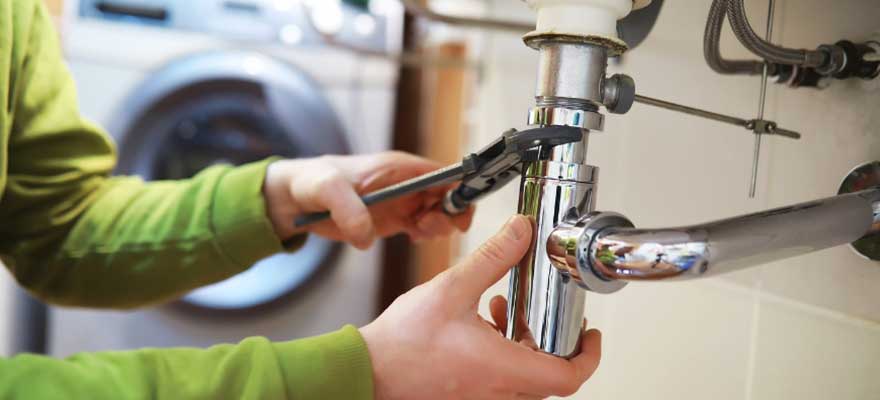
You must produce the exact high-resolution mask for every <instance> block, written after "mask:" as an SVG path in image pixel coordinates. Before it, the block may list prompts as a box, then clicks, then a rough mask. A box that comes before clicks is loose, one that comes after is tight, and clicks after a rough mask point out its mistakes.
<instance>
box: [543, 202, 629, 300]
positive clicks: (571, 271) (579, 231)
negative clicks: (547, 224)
mask: <svg viewBox="0 0 880 400" xmlns="http://www.w3.org/2000/svg"><path fill="white" fill-rule="evenodd" d="M609 227H615V228H632V227H634V225H633V223H632V222H631V221H630V220H629V219H627V218H626V217H624V216H623V215H620V214H618V213H613V212H591V213H589V214H587V215H585V216H584V217H583V218H581V219H579V220H577V221H570V220H569V221H564V222H563V223H561V224H560V225H559V226H558V227H557V228H556V229H554V230H553V232H551V233H550V236H549V237H548V238H547V244H546V245H547V256H548V257H549V258H550V262H551V263H552V264H553V266H554V267H556V268H558V269H559V270H561V271H562V272H563V273H564V274H566V275H567V276H569V277H571V278H572V279H573V280H574V281H575V282H577V284H578V285H579V286H580V287H582V288H584V289H586V290H589V291H591V292H596V293H602V294H609V293H614V292H617V291H618V290H620V289H623V288H624V286H626V284H627V282H625V281H622V280H611V279H608V278H606V277H604V276H603V275H602V274H601V273H599V272H598V271H596V270H595V269H594V268H593V265H592V262H591V261H590V260H591V254H592V252H591V247H592V244H593V240H594V239H595V238H596V236H597V235H598V233H599V232H600V231H602V230H603V229H605V228H609Z"/></svg>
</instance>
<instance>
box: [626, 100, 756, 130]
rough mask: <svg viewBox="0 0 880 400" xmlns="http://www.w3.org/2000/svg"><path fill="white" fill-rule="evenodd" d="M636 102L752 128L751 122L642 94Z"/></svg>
mask: <svg viewBox="0 0 880 400" xmlns="http://www.w3.org/2000/svg"><path fill="white" fill-rule="evenodd" d="M635 101H636V102H638V103H642V104H647V105H649V106H654V107H660V108H665V109H667V110H671V111H677V112H680V113H685V114H690V115H694V116H697V117H701V118H707V119H711V120H715V121H719V122H724V123H727V124H731V125H736V126H741V127H743V128H748V127H749V126H750V124H749V120H745V119H742V118H737V117H731V116H729V115H724V114H719V113H716V112H712V111H706V110H701V109H699V108H693V107H689V106H685V105H681V104H676V103H671V102H668V101H665V100H660V99H655V98H652V97H647V96H642V95H640V94H637V95H636V96H635Z"/></svg>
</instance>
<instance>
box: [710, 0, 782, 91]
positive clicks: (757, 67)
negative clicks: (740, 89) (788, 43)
mask: <svg viewBox="0 0 880 400" xmlns="http://www.w3.org/2000/svg"><path fill="white" fill-rule="evenodd" d="M726 14H727V0H713V1H712V6H711V7H710V8H709V18H708V20H707V21H706V31H705V32H704V33H703V57H705V59H706V63H707V64H709V67H710V68H712V70H714V71H715V72H718V73H720V74H747V75H760V74H761V72H762V71H763V69H764V63H763V62H761V61H757V60H727V59H725V58H724V57H722V56H721V50H720V41H721V27H722V25H723V24H724V16H725V15H726ZM772 66H773V65H772V64H771V67H772ZM770 74H771V75H775V73H774V71H772V70H771V71H770Z"/></svg>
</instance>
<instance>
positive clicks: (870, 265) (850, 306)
mask: <svg viewBox="0 0 880 400" xmlns="http://www.w3.org/2000/svg"><path fill="white" fill-rule="evenodd" d="M761 281H762V287H763V288H764V290H765V291H766V292H768V293H772V294H776V295H779V296H784V297H786V298H789V299H793V300H795V301H798V302H801V303H806V304H811V305H815V306H818V307H822V308H827V309H830V310H834V311H838V312H842V313H845V314H848V315H852V316H855V317H858V318H863V319H868V320H872V321H876V322H880V290H878V288H880V264H878V263H876V262H871V261H867V260H865V259H862V258H860V257H859V256H857V255H856V254H854V253H853V252H852V251H851V250H850V249H849V248H848V247H847V246H841V247H838V248H833V249H828V250H823V251H820V252H817V253H813V254H810V255H807V256H802V257H797V258H793V259H789V260H783V261H780V262H777V263H773V264H769V265H767V266H765V267H762V268H761Z"/></svg>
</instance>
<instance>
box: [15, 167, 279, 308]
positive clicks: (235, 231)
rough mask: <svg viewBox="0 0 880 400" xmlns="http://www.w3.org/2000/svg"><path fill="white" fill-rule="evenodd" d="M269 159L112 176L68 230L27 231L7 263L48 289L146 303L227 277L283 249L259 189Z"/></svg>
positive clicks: (106, 302)
mask: <svg viewBox="0 0 880 400" xmlns="http://www.w3.org/2000/svg"><path fill="white" fill-rule="evenodd" d="M267 163H268V161H264V162H259V163H254V164H249V165H247V166H243V167H238V168H229V167H215V168H211V169H209V170H206V171H204V172H202V173H201V174H199V175H197V176H196V177H195V178H193V179H190V180H184V181H174V182H171V181H168V182H153V183H144V182H142V181H141V180H139V179H137V178H129V177H119V178H112V179H109V180H108V181H107V182H106V183H105V185H104V187H103V188H101V189H100V190H99V192H98V193H97V194H96V195H95V196H94V198H93V200H92V201H91V204H90V205H89V207H88V208H87V209H86V210H85V211H84V212H83V213H82V214H81V215H80V216H79V217H78V218H77V219H76V221H75V223H74V224H73V225H72V227H71V228H70V229H69V230H64V235H63V237H61V238H57V239H56V238H53V237H52V235H47V237H46V238H45V239H39V238H36V239H33V240H28V241H21V242H20V244H19V245H18V246H16V247H15V249H14V251H13V252H11V254H13V257H12V260H13V265H10V267H12V270H13V272H14V273H15V275H16V278H17V279H18V280H19V282H20V283H21V284H22V285H24V286H25V287H27V288H28V289H29V290H30V291H31V292H33V293H35V294H37V295H38V296H40V297H42V298H43V299H45V300H47V301H50V302H53V303H56V304H63V305H77V306H89V307H112V308H130V307H136V306H141V305H144V304H149V303H155V302H160V301H163V300H167V299H170V298H173V297H176V296H179V295H181V294H183V293H185V292H186V291H189V290H192V289H194V288H196V287H198V286H202V285H205V284H209V283H213V282H216V281H219V280H222V279H225V278H227V277H229V276H232V275H234V274H236V273H239V272H241V271H243V270H244V269H246V268H248V267H250V266H251V265H253V264H254V263H255V262H256V261H257V260H259V259H261V258H263V257H266V256H268V255H270V254H273V253H275V252H279V251H282V247H281V245H280V240H279V238H278V237H277V236H276V235H275V234H274V232H273V230H272V227H271V224H270V223H269V221H268V218H267V217H266V210H265V202H264V200H263V196H262V190H261V188H262V182H263V179H264V175H265V170H266V164H267ZM58 243H61V244H60V246H59V245H58Z"/></svg>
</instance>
